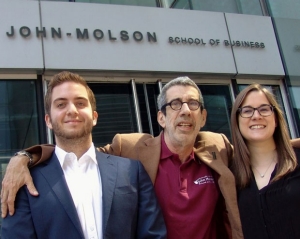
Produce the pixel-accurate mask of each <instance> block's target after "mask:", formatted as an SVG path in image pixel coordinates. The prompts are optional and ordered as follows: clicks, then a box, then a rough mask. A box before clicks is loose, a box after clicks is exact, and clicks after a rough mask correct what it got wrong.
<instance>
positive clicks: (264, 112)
mask: <svg viewBox="0 0 300 239" xmlns="http://www.w3.org/2000/svg"><path fill="white" fill-rule="evenodd" d="M274 108H275V106H273V105H261V106H259V107H257V108H253V107H251V106H245V107H242V108H238V112H239V113H240V116H242V117H243V118H251V117H252V116H253V115H254V111H255V110H257V111H258V113H259V114H260V115H261V116H263V117H267V116H270V115H271V114H273V112H274Z"/></svg>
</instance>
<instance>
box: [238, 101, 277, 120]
mask: <svg viewBox="0 0 300 239" xmlns="http://www.w3.org/2000/svg"><path fill="white" fill-rule="evenodd" d="M265 106H269V107H270V109H271V114H269V115H262V114H261V112H260V108H261V107H265ZM244 108H251V109H252V110H253V112H252V115H251V116H248V117H245V116H242V110H243V109H244ZM275 109H276V107H275V106H274V105H268V104H264V105H261V106H259V107H257V108H254V107H251V106H244V107H241V108H238V110H237V113H239V115H240V116H241V117H242V118H251V117H252V116H253V115H254V112H255V110H257V112H258V113H259V115H260V116H262V117H268V116H270V115H272V114H273V113H274V110H275Z"/></svg>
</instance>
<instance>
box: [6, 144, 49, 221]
mask: <svg viewBox="0 0 300 239" xmlns="http://www.w3.org/2000/svg"><path fill="white" fill-rule="evenodd" d="M53 150H54V145H51V144H45V145H36V146H33V147H30V148H28V149H25V151H27V152H29V153H31V154H32V156H33V164H32V165H31V166H35V165H37V164H39V163H41V162H43V161H45V160H46V159H49V158H50V156H51V154H52V152H53ZM28 163H29V158H28V157H27V156H24V155H17V156H14V157H12V158H11V159H10V161H9V164H8V165H7V168H6V172H5V175H4V178H3V181H2V189H1V216H2V217H3V218H4V217H6V215H7V211H9V214H10V215H13V214H14V212H15V209H14V202H15V198H16V194H17V192H18V190H19V188H21V187H22V186H23V185H27V188H28V190H29V192H30V194H31V195H33V196H37V195H38V192H37V190H36V188H35V186H34V184H33V182H32V178H31V175H30V172H29V170H28Z"/></svg>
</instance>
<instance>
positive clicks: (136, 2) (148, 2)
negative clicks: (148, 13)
mask: <svg viewBox="0 0 300 239" xmlns="http://www.w3.org/2000/svg"><path fill="white" fill-rule="evenodd" d="M44 1H54V2H86V3H103V4H116V5H128V6H130V5H131V6H143V7H157V6H158V5H157V1H156V0H44Z"/></svg>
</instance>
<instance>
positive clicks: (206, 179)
mask: <svg viewBox="0 0 300 239" xmlns="http://www.w3.org/2000/svg"><path fill="white" fill-rule="evenodd" d="M206 183H215V181H214V178H213V177H212V176H203V177H201V178H198V179H197V180H195V181H194V184H198V185H201V184H206Z"/></svg>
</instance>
